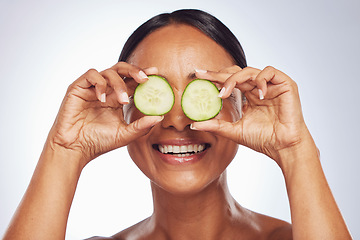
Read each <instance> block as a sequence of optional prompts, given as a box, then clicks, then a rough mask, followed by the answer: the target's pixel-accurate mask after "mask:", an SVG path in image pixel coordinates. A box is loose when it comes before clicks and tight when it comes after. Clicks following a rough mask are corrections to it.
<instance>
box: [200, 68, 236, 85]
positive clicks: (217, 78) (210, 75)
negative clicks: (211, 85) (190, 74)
mask: <svg viewBox="0 0 360 240" xmlns="http://www.w3.org/2000/svg"><path fill="white" fill-rule="evenodd" d="M231 75H233V74H232V73H227V72H215V71H208V70H195V76H196V77H197V78H202V79H206V80H210V81H212V82H217V83H225V82H226V80H227V79H228V78H229V77H231Z"/></svg>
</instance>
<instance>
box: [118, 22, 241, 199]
mask: <svg viewBox="0 0 360 240" xmlns="http://www.w3.org/2000/svg"><path fill="white" fill-rule="evenodd" d="M129 62H130V63H131V64H134V65H136V66H139V67H141V68H147V67H157V68H158V70H159V75H161V76H163V77H165V78H166V79H167V80H168V82H169V83H170V85H171V87H172V88H173V91H174V94H175V104H174V106H173V108H172V109H171V111H170V112H168V113H167V114H165V116H164V120H163V121H162V122H161V123H160V124H158V125H156V126H155V127H154V128H152V130H151V131H150V132H149V133H148V134H147V135H145V136H143V137H141V138H139V139H137V140H135V141H134V142H132V143H131V144H129V145H128V151H129V154H130V156H131V158H132V159H133V161H134V162H135V164H136V165H137V166H138V167H139V168H140V169H141V171H143V172H144V173H145V175H146V176H147V177H148V178H150V180H151V181H152V182H153V183H155V184H156V185H157V186H159V187H161V188H163V189H165V190H166V191H169V192H172V193H178V194H186V193H195V192H198V191H201V190H202V189H203V188H205V187H206V186H207V185H208V184H209V183H211V182H212V181H213V180H215V179H217V178H218V177H219V176H220V175H221V173H222V172H223V171H224V170H225V169H226V167H227V166H228V165H229V163H230V162H231V161H232V159H233V158H234V156H235V154H236V152H237V144H236V143H234V142H232V141H231V140H228V139H226V138H223V137H220V136H217V135H215V134H212V133H209V132H200V131H195V130H191V129H190V124H191V123H192V120H190V119H189V118H187V117H186V116H185V115H184V112H183V111H182V109H181V96H182V93H183V91H184V89H185V87H186V86H187V84H188V83H189V82H190V81H192V80H193V79H195V78H196V77H195V69H205V70H213V71H219V70H221V69H224V68H226V67H230V66H232V65H234V62H233V60H232V57H231V56H230V55H229V54H228V53H227V52H226V51H225V50H224V49H223V48H222V47H221V46H220V45H218V44H217V43H215V42H214V41H213V40H212V39H211V38H209V37H207V36H206V35H205V34H203V33H202V32H201V31H199V30H198V29H196V28H194V27H191V26H188V25H183V24H176V25H169V26H166V27H163V28H160V29H159V30H157V31H155V32H153V33H151V34H150V35H149V36H147V37H146V38H145V39H144V40H143V41H142V42H141V43H140V44H139V45H138V46H137V47H136V49H135V51H134V53H133V54H132V55H131V56H130V58H129ZM142 116H143V114H142V113H140V112H139V111H138V110H137V109H136V108H135V107H134V104H133V102H132V101H131V102H130V104H129V105H128V106H127V107H126V111H125V117H126V119H127V121H128V122H132V121H134V120H136V119H138V118H140V117H142ZM239 117H240V113H239V109H238V103H237V102H236V100H234V99H231V98H229V99H225V100H224V102H223V109H222V110H221V112H220V113H219V115H218V116H216V118H218V119H223V120H226V121H236V120H238V119H239ZM165 150H167V151H168V153H164V151H165ZM195 151H196V153H195V154H194V152H195ZM184 152H188V153H187V154H186V153H184Z"/></svg>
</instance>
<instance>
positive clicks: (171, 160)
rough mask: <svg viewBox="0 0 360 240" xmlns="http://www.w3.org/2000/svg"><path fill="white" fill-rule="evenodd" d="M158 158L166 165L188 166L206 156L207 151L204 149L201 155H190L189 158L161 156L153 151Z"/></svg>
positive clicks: (161, 154)
mask: <svg viewBox="0 0 360 240" xmlns="http://www.w3.org/2000/svg"><path fill="white" fill-rule="evenodd" d="M155 151H156V152H157V153H158V154H159V156H160V158H161V159H162V160H163V161H164V162H166V163H168V164H171V165H188V164H193V163H196V162H198V161H200V160H201V159H202V158H203V157H204V155H205V154H206V152H207V149H205V150H204V151H202V152H201V153H197V154H192V155H190V156H187V157H178V156H175V155H171V154H163V153H161V152H159V151H157V150H155Z"/></svg>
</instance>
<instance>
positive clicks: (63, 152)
mask: <svg viewBox="0 0 360 240" xmlns="http://www.w3.org/2000/svg"><path fill="white" fill-rule="evenodd" d="M40 161H45V162H47V163H50V164H51V163H56V165H57V166H58V167H63V168H65V169H68V170H72V171H71V172H73V173H75V174H78V175H80V173H81V171H82V169H83V168H84V167H85V166H86V164H87V161H86V160H85V159H84V156H83V154H82V153H81V152H79V151H76V150H73V149H68V148H65V147H63V146H60V145H58V144H56V143H54V142H53V141H49V140H48V141H47V142H46V143H45V146H44V149H43V151H42V154H41V157H40Z"/></svg>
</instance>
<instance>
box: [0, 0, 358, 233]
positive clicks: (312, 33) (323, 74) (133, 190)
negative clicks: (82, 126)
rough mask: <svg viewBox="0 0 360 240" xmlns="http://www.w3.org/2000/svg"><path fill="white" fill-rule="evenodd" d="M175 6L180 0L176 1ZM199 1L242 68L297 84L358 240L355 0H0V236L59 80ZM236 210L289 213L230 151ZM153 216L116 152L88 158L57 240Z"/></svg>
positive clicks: (272, 170)
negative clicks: (230, 36) (231, 42)
mask: <svg viewBox="0 0 360 240" xmlns="http://www.w3.org/2000/svg"><path fill="white" fill-rule="evenodd" d="M180 2H181V3H180ZM179 8H199V9H203V10H206V11H208V12H210V13H212V14H214V15H215V16H217V17H218V18H220V19H221V20H222V21H223V22H224V23H225V24H226V25H227V26H228V27H229V28H230V29H232V31H233V32H234V33H235V35H237V37H238V38H239V40H240V42H241V43H242V45H243V47H244V49H245V52H246V55H247V59H248V64H249V65H250V66H253V67H257V68H264V67H265V66H267V65H272V66H275V67H276V68H279V69H281V70H282V71H284V72H286V73H287V74H288V75H290V76H291V77H292V78H293V79H294V80H295V81H297V83H298V85H299V88H300V95H301V100H302V106H303V112H304V116H305V119H306V122H307V124H308V127H309V128H310V131H311V133H312V134H313V137H314V138H315V141H316V143H317V145H318V147H319V149H320V151H321V160H322V164H323V168H324V171H325V174H326V176H327V178H328V181H329V184H330V186H331V189H332V190H333V193H334V195H335V198H336V200H337V202H338V205H339V207H340V209H341V211H342V213H343V215H344V217H345V219H346V221H347V223H348V226H349V228H350V230H351V232H352V234H353V236H354V238H355V239H360V228H359V223H358V215H359V213H360V207H359V202H360V193H359V183H360V176H359V174H358V172H359V168H360V163H359V160H360V157H359V154H358V150H359V145H360V141H359V135H360V128H359V121H360V119H359V116H360V114H359V112H360V108H359V100H358V99H359V98H358V95H359V91H360V83H359V76H358V72H359V55H360V48H359V43H360V26H359V25H360V14H359V10H360V2H359V1H355V0H354V1H351V0H344V1H336V2H335V1H319V0H315V1H310V0H304V1H298V0H297V1H278V0H276V1H250V0H248V1H226V0H223V1H194V0H191V1H189V0H182V1H176V2H175V1H159V0H152V1H58V2H56V1H25V0H22V1H16V0H13V1H4V0H2V1H0V77H1V80H0V81H1V84H0V86H1V90H0V110H1V113H0V194H1V197H0V235H2V234H3V232H4V231H5V228H6V226H7V224H8V222H9V220H10V218H11V216H12V214H13V212H14V211H15V209H16V206H17V205H18V203H19V201H20V200H21V197H22V195H23V193H24V191H25V189H26V187H27V185H28V183H29V180H30V178H31V175H32V172H33V170H34V168H35V165H36V162H37V160H38V157H39V155H40V153H41V150H42V147H43V144H44V142H45V139H46V137H47V133H48V131H49V129H50V127H51V125H52V123H53V120H54V119H55V116H56V114H57V111H58V108H59V106H60V103H61V101H62V98H63V96H64V94H65V91H66V89H67V87H68V85H69V84H70V83H71V82H73V81H74V80H75V79H76V78H77V77H78V76H80V75H81V74H83V73H84V72H85V71H86V70H87V69H89V68H96V69H98V70H103V69H105V68H107V67H109V66H111V65H113V64H115V62H116V61H117V58H118V55H119V53H120V50H121V48H122V45H123V43H124V41H125V40H126V38H127V37H128V36H129V35H130V34H131V32H132V31H133V30H134V29H135V28H136V27H137V26H138V25H140V24H141V23H143V22H144V21H145V20H147V19H148V18H150V17H152V16H153V15H156V14H158V13H161V12H164V11H172V10H175V9H179ZM228 172H229V185H230V188H231V191H232V193H233V195H234V197H235V198H236V199H237V200H238V201H239V202H240V204H242V205H243V206H245V207H247V208H250V209H252V210H254V211H258V212H261V213H264V214H268V215H271V216H274V217H278V218H281V219H284V220H287V221H289V220H290V212H289V204H288V200H287V195H286V190H285V186H284V181H283V177H282V174H281V171H280V170H279V168H278V167H277V166H276V164H275V163H274V162H273V161H272V160H270V159H268V158H267V157H265V156H263V155H261V154H257V153H254V152H252V151H250V150H248V149H246V148H243V147H242V148H240V150H239V153H238V155H237V157H236V159H235V160H234V161H233V162H232V164H231V165H230V167H229V168H228ZM151 212H152V199H151V192H150V185H149V182H148V180H147V179H146V177H145V176H144V175H143V174H142V173H141V172H140V170H138V169H137V167H136V166H135V164H134V163H133V162H132V161H131V159H130V158H129V156H128V155H127V151H126V148H123V149H118V150H116V151H113V152H110V153H108V154H106V155H104V156H101V157H99V159H96V160H95V161H93V162H92V163H91V164H89V165H88V166H87V167H86V168H85V170H84V172H83V174H82V176H81V178H80V181H79V185H78V190H77V192H76V195H75V199H74V202H73V206H72V210H71V212H70V217H69V223H68V232H67V239H81V238H85V237H89V236H93V235H105V236H107V235H111V234H113V233H115V232H117V231H119V230H121V229H124V228H126V227H128V226H130V225H132V224H134V223H136V222H138V221H140V220H142V219H143V218H145V217H147V216H149V215H150V214H151Z"/></svg>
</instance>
